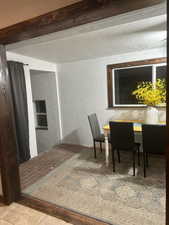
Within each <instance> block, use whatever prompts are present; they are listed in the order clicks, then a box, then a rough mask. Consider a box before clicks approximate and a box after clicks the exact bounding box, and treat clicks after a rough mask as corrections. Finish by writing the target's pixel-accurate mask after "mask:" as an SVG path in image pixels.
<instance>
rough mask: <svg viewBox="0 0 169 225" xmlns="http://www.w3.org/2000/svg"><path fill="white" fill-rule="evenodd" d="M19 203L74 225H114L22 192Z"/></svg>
mask: <svg viewBox="0 0 169 225" xmlns="http://www.w3.org/2000/svg"><path fill="white" fill-rule="evenodd" d="M18 203H19V204H22V205H24V206H28V207H30V208H32V209H35V210H38V211H40V212H43V213H46V214H48V215H50V216H54V217H56V218H58V219H61V220H64V221H66V222H68V223H72V224H74V225H112V224H111V223H107V222H104V221H101V220H98V219H96V218H92V217H90V216H86V215H83V214H81V213H77V212H75V211H73V210H70V209H66V208H64V207H61V206H57V205H55V204H52V203H49V202H46V201H43V200H40V199H38V198H35V197H32V196H30V195H28V194H22V197H21V199H20V200H19V201H18Z"/></svg>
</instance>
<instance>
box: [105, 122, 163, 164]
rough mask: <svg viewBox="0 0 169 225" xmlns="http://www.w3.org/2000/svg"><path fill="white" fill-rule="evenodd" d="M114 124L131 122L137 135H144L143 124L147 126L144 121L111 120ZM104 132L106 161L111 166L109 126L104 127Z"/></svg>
mask: <svg viewBox="0 0 169 225" xmlns="http://www.w3.org/2000/svg"><path fill="white" fill-rule="evenodd" d="M111 121H114V122H130V123H133V131H134V133H135V134H142V133H141V132H142V124H145V121H144V120H111ZM156 124H163V125H165V124H166V122H164V121H160V122H159V123H156ZM103 131H104V138H105V159H106V166H109V153H110V150H109V141H108V135H109V133H110V127H109V124H106V125H104V126H103Z"/></svg>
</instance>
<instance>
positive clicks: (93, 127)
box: [88, 113, 101, 139]
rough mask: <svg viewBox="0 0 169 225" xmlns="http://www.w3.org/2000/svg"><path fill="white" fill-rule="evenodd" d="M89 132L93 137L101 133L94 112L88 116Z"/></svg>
mask: <svg viewBox="0 0 169 225" xmlns="http://www.w3.org/2000/svg"><path fill="white" fill-rule="evenodd" d="M88 120H89V124H90V128H91V132H92V136H93V139H95V138H97V137H99V136H100V135H101V131H100V126H99V121H98V119H97V115H96V114H95V113H93V114H91V115H89V116H88Z"/></svg>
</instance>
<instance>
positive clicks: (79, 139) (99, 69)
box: [58, 49, 166, 146]
mask: <svg viewBox="0 0 169 225" xmlns="http://www.w3.org/2000/svg"><path fill="white" fill-rule="evenodd" d="M164 56H166V53H165V49H154V50H147V51H142V52H133V53H129V54H124V55H115V56H112V57H105V58H98V59H94V60H84V61H78V62H73V63H65V64H60V65H58V77H59V89H60V102H61V117H62V133H63V142H66V143H71V144H81V145H86V146H91V145H92V138H91V133H90V128H89V124H88V119H87V115H88V114H90V113H97V115H98V118H99V120H100V123H101V126H103V125H104V124H106V123H108V121H109V120H110V119H112V118H113V119H141V118H143V117H144V110H141V109H140V110H139V109H138V110H133V109H128V110H126V109H123V110H122V109H113V110H107V74H106V66H107V65H108V64H114V63H122V62H127V61H135V60H143V59H151V58H158V57H164ZM160 119H161V120H164V119H165V110H160Z"/></svg>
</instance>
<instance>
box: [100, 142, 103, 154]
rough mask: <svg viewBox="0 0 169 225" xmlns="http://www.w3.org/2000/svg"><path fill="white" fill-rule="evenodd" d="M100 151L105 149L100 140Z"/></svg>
mask: <svg viewBox="0 0 169 225" xmlns="http://www.w3.org/2000/svg"><path fill="white" fill-rule="evenodd" d="M100 151H101V152H102V151H103V149H102V142H100Z"/></svg>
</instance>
